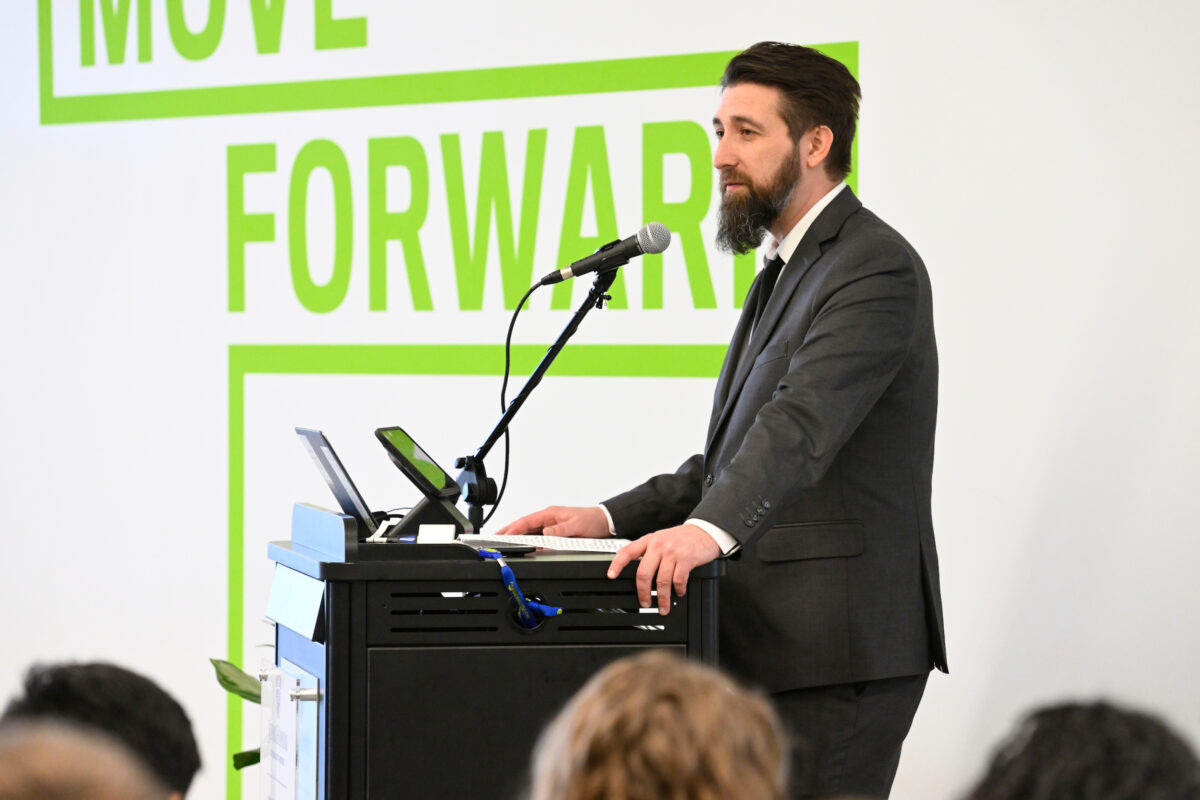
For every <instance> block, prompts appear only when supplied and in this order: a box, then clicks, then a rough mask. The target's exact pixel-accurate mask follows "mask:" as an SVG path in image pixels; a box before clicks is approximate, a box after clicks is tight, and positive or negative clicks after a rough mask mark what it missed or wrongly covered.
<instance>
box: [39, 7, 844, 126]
mask: <svg viewBox="0 0 1200 800" xmlns="http://www.w3.org/2000/svg"><path fill="white" fill-rule="evenodd" d="M812 46H813V47H814V48H816V49H818V50H820V51H821V52H823V53H825V54H827V55H829V56H830V57H832V58H836V59H838V60H839V61H841V62H842V63H844V64H845V65H846V66H847V67H848V68H849V69H850V71H851V72H852V73H854V74H857V73H858V43H857V42H835V43H830V44H819V45H812ZM38 52H39V58H38V67H39V69H38V80H39V84H40V96H41V118H42V124H43V125H61V124H70V123H79V122H113V121H120V120H150V119H178V118H184V117H209V116H219V115H232V114H265V113H271V112H280V111H324V110H332V109H343V108H376V107H384V106H405V105H417V104H428V103H462V102H469V101H475V100H514V99H518V98H532V97H562V96H565V95H580V94H602V93H608V92H637V91H648V90H654V89H687V88H694V87H701V86H716V85H717V83H718V82H719V80H720V78H721V73H722V72H723V71H724V69H725V64H726V63H727V62H728V61H729V59H730V58H731V57H732V56H733V55H734V54H735V53H736V52H737V51H736V50H723V51H719V52H712V53H691V54H686V55H671V56H650V57H645V58H618V59H605V60H600V61H578V62H570V63H563V64H536V65H529V66H517V67H494V68H486V69H467V70H450V71H445V72H422V73H414V74H409V75H381V76H374V77H362V78H336V79H328V80H312V81H290V82H282V83H260V84H248V85H244V86H211V87H204V88H195V89H165V90H158V91H144V92H118V93H111V94H94V95H77V96H58V95H55V93H54V56H53V52H54V48H53V42H52V36H51V14H50V0H38Z"/></svg>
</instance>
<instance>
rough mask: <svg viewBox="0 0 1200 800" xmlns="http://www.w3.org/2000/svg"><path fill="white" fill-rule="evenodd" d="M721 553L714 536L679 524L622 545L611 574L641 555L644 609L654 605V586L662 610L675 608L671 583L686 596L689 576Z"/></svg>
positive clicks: (639, 572) (640, 597)
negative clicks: (652, 599)
mask: <svg viewBox="0 0 1200 800" xmlns="http://www.w3.org/2000/svg"><path fill="white" fill-rule="evenodd" d="M719 555H721V548H720V547H718V546H717V543H716V542H715V541H714V540H713V538H712V537H711V536H709V535H708V534H707V533H705V532H704V531H702V530H701V529H700V528H697V527H696V526H695V525H677V526H676V527H674V528H664V529H663V530H661V531H655V532H654V533H648V534H646V535H645V536H643V537H641V538H640V539H635V540H634V541H632V542H630V543H629V544H627V545H625V546H624V547H622V548H621V549H620V550H619V551H617V554H616V555H615V556H613V560H612V565H611V566H610V567H609V568H608V577H610V578H615V577H617V576H618V575H620V574H621V570H623V569H625V565H626V564H628V563H629V562H630V561H633V560H635V559H637V558H641V559H642V563H641V564H639V565H638V569H637V579H636V582H637V594H638V601H639V602H640V603H641V604H642V608H649V607H650V587H651V586H652V585H653V586H655V587H656V588H657V589H658V613H659V614H666V613H667V612H668V611H670V610H671V586H672V585H674V586H675V594H677V595H679V596H680V597H683V595H684V593H685V592H687V581H688V575H690V574H691V572H692V570H693V569H695V568H696V567H698V566H700V565H701V564H707V563H708V562H710V561H712V560H713V559H715V558H716V557H717V556H719Z"/></svg>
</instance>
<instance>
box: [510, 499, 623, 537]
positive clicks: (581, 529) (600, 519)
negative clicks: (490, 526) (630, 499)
mask: <svg viewBox="0 0 1200 800" xmlns="http://www.w3.org/2000/svg"><path fill="white" fill-rule="evenodd" d="M537 533H540V534H543V535H545V536H578V537H582V538H585V539H605V538H607V537H609V536H611V535H612V534H610V533H609V531H608V518H607V517H606V516H604V512H603V511H602V510H601V509H600V508H599V507H598V506H588V507H583V508H580V507H576V506H548V507H546V508H543V509H542V510H541V511H535V512H533V513H532V514H529V515H527V516H524V517H521V518H520V519H517V520H513V521H512V522H510V523H508V524H507V525H505V526H504V527H503V528H501V529H500V530H498V531H495V532H494V535H496V536H507V535H509V534H537Z"/></svg>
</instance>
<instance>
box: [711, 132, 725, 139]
mask: <svg viewBox="0 0 1200 800" xmlns="http://www.w3.org/2000/svg"><path fill="white" fill-rule="evenodd" d="M724 135H725V131H713V136H716V137H717V138H718V139H720V138H721V137H722V136H724Z"/></svg>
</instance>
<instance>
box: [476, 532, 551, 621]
mask: <svg viewBox="0 0 1200 800" xmlns="http://www.w3.org/2000/svg"><path fill="white" fill-rule="evenodd" d="M477 552H478V553H479V555H480V557H481V558H490V559H492V560H493V561H495V562H496V563H497V564H499V565H500V580H502V581H504V588H505V589H507V590H508V593H509V594H510V595H511V596H512V599H513V600H514V601H515V602H516V604H517V621H518V622H520V623H521V625H523V626H524V627H526V628H536V627H537V626H538V625H540V624H541V622H542V617H557V616H558V615H559V614H561V613H562V612H563V610H562V609H561V608H559V607H558V606H548V605H546V604H544V603H539V602H538V601H536V600H530V599H529V598H528V597H526V596H525V594H524V593H523V592H522V591H521V589H520V587H518V586H517V576H516V575H513V571H512V567H510V566H509V565H508V562H507V561H505V560H504V556H502V555H501V554H500V552H499V551H497V550H491V549H489V548H487V547H480V548H479V549H478V550H477Z"/></svg>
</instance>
